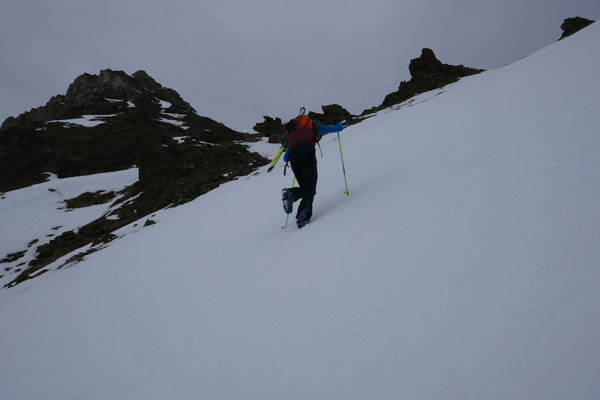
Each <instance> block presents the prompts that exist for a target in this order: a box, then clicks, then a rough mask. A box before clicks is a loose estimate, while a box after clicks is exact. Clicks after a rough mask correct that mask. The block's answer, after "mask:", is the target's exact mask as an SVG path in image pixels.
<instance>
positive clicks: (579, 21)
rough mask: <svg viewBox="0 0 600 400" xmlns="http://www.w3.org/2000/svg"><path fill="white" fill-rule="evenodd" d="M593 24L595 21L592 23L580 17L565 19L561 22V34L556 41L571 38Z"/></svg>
mask: <svg viewBox="0 0 600 400" xmlns="http://www.w3.org/2000/svg"><path fill="white" fill-rule="evenodd" d="M594 22H596V21H592V20H589V19H586V18H582V17H575V18H567V19H565V20H564V21H563V23H562V25H561V26H560V29H562V31H563V33H562V35H561V37H560V39H558V40H562V39H564V38H566V37H568V36H571V35H572V34H574V33H576V32H579V31H580V30H582V29H583V28H585V27H586V26H588V25H590V24H593V23H594Z"/></svg>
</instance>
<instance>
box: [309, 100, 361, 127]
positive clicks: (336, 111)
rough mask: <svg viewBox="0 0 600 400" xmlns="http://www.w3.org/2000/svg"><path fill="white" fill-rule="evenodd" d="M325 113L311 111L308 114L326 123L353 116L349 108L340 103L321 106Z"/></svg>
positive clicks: (330, 123)
mask: <svg viewBox="0 0 600 400" xmlns="http://www.w3.org/2000/svg"><path fill="white" fill-rule="evenodd" d="M321 109H322V110H323V113H316V112H313V111H310V112H309V113H308V116H309V117H311V118H312V119H315V120H317V121H319V122H321V123H322V124H324V125H333V124H334V123H335V122H336V121H347V120H349V119H351V118H352V115H351V114H350V112H349V111H348V110H346V109H345V108H344V107H342V106H340V105H339V104H329V105H325V106H321Z"/></svg>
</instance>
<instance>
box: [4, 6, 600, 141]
mask: <svg viewBox="0 0 600 400" xmlns="http://www.w3.org/2000/svg"><path fill="white" fill-rule="evenodd" d="M574 16H582V17H585V18H590V19H598V18H600V1H598V0H564V1H560V0H455V1H444V0H403V1H401V0H396V1H392V0H369V1H342V0H329V1H327V0H318V1H314V0H305V1H302V0H294V1H276V0H255V1H250V0H246V1H244V0H195V1H193V0H169V1H165V0H163V1H154V0H146V1H142V0H105V1H101V2H98V1H90V0H2V3H1V5H0V54H1V60H2V61H1V62H0V121H4V119H5V118H7V117H8V116H16V115H18V114H20V113H22V112H24V111H28V110H29V109H31V108H32V107H38V106H41V105H44V104H45V103H46V102H47V101H48V100H49V99H50V97H51V96H53V95H56V94H64V93H65V92H66V90H67V86H68V85H69V83H71V82H72V81H73V80H74V79H75V78H76V77H77V76H79V75H80V74H82V73H84V72H88V73H92V74H97V73H98V72H99V71H100V70H101V69H104V68H111V69H115V70H124V71H126V72H128V73H133V72H135V71H137V70H138V69H143V70H145V71H146V72H148V73H149V74H150V75H151V76H152V77H154V78H155V79H156V80H157V81H158V82H160V83H161V84H162V85H164V86H167V87H170V88H173V89H175V90H177V91H178V92H179V93H180V94H181V96H182V97H183V98H184V99H185V100H186V101H188V102H190V104H191V105H192V106H193V107H194V108H195V109H196V110H197V111H198V113H199V114H200V115H204V116H208V117H210V118H213V119H216V120H218V121H221V122H223V123H225V124H227V125H229V126H230V127H232V128H235V129H239V130H250V129H251V128H252V126H253V125H254V123H256V122H260V121H262V116H263V115H270V116H279V117H281V118H283V119H286V118H291V117H293V116H294V114H295V113H296V112H297V110H298V108H299V107H301V106H306V107H307V108H308V109H313V110H320V106H321V105H323V104H329V103H339V104H341V105H343V106H344V107H346V108H347V109H348V110H349V111H351V112H352V113H360V112H361V111H362V110H364V109H366V108H370V107H372V106H374V105H378V104H380V103H381V101H382V100H383V97H384V96H385V95H386V94H387V93H389V92H392V91H394V90H396V89H397V87H398V84H399V82H400V81H401V80H406V79H409V78H410V75H409V72H408V63H409V62H410V59H412V58H415V57H417V56H419V55H420V50H421V48H423V47H430V48H432V49H433V50H434V51H435V53H436V55H437V56H438V58H439V59H440V60H442V61H443V62H445V63H450V64H464V65H467V66H471V67H478V68H486V69H490V68H496V67H500V66H503V65H505V64H508V63H510V62H513V61H515V60H517V59H519V58H521V57H523V56H526V55H528V54H529V53H531V52H532V51H535V50H537V49H539V48H541V47H543V46H545V45H547V44H549V43H551V42H553V41H555V40H556V39H558V37H559V36H560V34H561V30H560V24H561V23H562V21H563V19H564V18H567V17H574Z"/></svg>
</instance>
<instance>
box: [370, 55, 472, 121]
mask: <svg viewBox="0 0 600 400" xmlns="http://www.w3.org/2000/svg"><path fill="white" fill-rule="evenodd" d="M408 69H409V71H410V75H411V79H410V80H409V81H402V82H400V86H399V87H398V90H397V91H396V92H393V93H390V94H388V95H387V96H386V97H385V99H384V100H383V103H381V105H379V106H377V107H374V108H372V109H370V110H365V111H364V112H363V115H364V114H368V113H372V112H375V111H379V110H382V109H384V108H387V107H390V106H393V105H395V104H399V103H402V102H403V101H406V100H408V99H410V98H411V97H414V96H416V95H418V94H421V93H425V92H428V91H430V90H433V89H438V88H441V87H444V86H446V85H448V84H450V83H454V82H456V81H458V80H459V79H460V78H463V77H465V76H469V75H474V74H478V73H480V72H483V71H484V70H483V69H475V68H469V67H465V66H463V65H448V64H443V63H442V62H441V61H440V60H438V59H437V57H436V56H435V54H434V52H433V50H431V49H427V48H425V49H423V50H422V51H421V56H420V57H418V58H415V59H413V60H411V61H410V64H409V66H408Z"/></svg>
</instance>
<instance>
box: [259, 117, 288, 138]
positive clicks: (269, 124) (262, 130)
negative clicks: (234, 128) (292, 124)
mask: <svg viewBox="0 0 600 400" xmlns="http://www.w3.org/2000/svg"><path fill="white" fill-rule="evenodd" d="M263 118H264V119H265V120H264V121H263V122H259V123H257V124H256V125H254V127H253V128H252V129H254V130H255V131H256V132H258V133H259V134H260V135H261V136H264V137H268V138H269V143H277V142H278V141H279V137H280V136H281V135H283V134H285V126H284V125H283V122H281V118H275V119H273V118H271V117H269V116H266V115H265V116H264V117H263Z"/></svg>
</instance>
